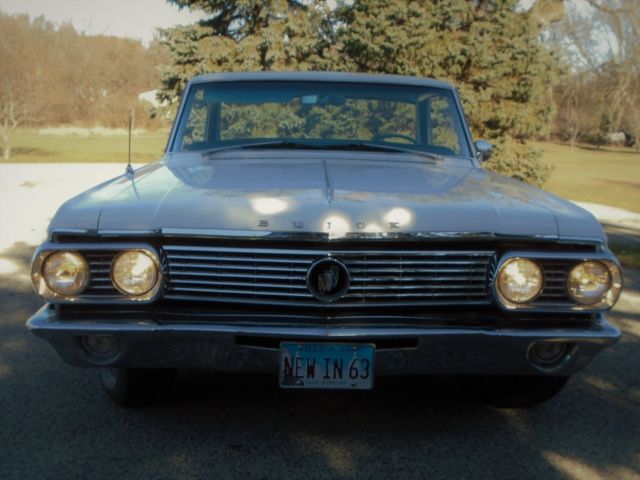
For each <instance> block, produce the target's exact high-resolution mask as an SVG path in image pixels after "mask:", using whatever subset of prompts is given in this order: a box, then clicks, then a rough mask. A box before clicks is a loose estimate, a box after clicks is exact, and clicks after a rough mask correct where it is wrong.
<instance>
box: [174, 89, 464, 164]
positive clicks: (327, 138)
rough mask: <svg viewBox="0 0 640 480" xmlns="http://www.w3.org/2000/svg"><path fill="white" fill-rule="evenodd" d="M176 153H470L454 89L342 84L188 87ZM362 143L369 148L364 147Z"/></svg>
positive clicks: (175, 142)
mask: <svg viewBox="0 0 640 480" xmlns="http://www.w3.org/2000/svg"><path fill="white" fill-rule="evenodd" d="M185 101H186V105H185V109H184V112H183V114H182V115H181V118H180V123H179V125H178V129H177V134H176V137H175V140H174V143H173V150H174V151H206V150H211V149H217V148H234V147H238V148H240V147H243V146H247V145H251V144H256V147H259V145H258V144H261V143H262V144H263V145H264V144H266V143H272V142H273V143H275V144H277V143H278V142H282V146H283V147H287V146H289V147H291V146H293V147H295V148H304V147H305V146H306V147H308V148H323V147H326V148H333V149H336V148H338V149H339V148H341V146H344V147H345V148H347V147H348V148H350V149H353V148H354V146H355V147H356V148H357V147H359V146H362V147H369V148H371V146H372V145H374V146H375V145H379V146H380V147H397V148H398V150H399V151H400V150H405V151H406V150H415V151H417V152H426V153H431V154H437V155H453V156H464V157H469V156H470V155H469V147H468V144H467V142H466V140H465V138H466V137H465V135H464V131H463V128H462V121H463V120H462V118H461V116H460V112H459V110H458V108H457V105H456V102H455V100H454V96H453V93H452V92H451V91H450V90H446V89H441V88H429V87H419V86H409V85H386V84H385V85H380V84H373V83H339V82H306V81H305V82H274V81H264V82H256V81H253V82H233V83H231V82H212V83H203V84H194V85H192V87H191V88H190V89H189V93H188V95H187V98H186V100H185ZM363 149H364V148H363Z"/></svg>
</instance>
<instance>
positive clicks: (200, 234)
mask: <svg viewBox="0 0 640 480" xmlns="http://www.w3.org/2000/svg"><path fill="white" fill-rule="evenodd" d="M64 234H79V235H98V236H107V237H110V236H122V237H124V238H127V237H139V236H148V235H158V236H163V237H197V238H218V239H236V238H246V239H258V238H260V239H262V238H265V239H278V240H298V241H336V240H407V241H414V240H415V241H419V240H511V241H520V240H522V241H543V242H552V243H562V244H578V245H594V246H603V245H604V243H605V240H604V239H603V238H600V237H590V236H587V237H559V236H558V235H509V234H502V233H495V232H378V233H374V232H347V233H345V234H344V235H342V236H339V237H337V236H335V235H333V234H331V235H330V234H329V233H326V232H292V231H272V230H235V229H216V228H213V229H210V228H173V227H163V228H160V229H158V230H153V229H147V230H112V229H102V230H90V229H81V228H78V229H72V228H53V229H51V236H53V235H64Z"/></svg>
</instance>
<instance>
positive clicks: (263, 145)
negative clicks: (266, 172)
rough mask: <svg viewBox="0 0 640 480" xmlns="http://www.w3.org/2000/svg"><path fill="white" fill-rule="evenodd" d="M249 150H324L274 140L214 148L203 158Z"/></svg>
mask: <svg viewBox="0 0 640 480" xmlns="http://www.w3.org/2000/svg"><path fill="white" fill-rule="evenodd" d="M248 148H283V149H286V148H296V149H306V150H322V148H324V147H322V146H319V145H312V144H310V143H304V142H290V141H288V140H274V141H271V142H256V143H242V144H240V145H225V146H223V147H217V148H212V149H210V150H206V151H204V152H202V153H201V155H202V156H203V157H208V156H210V155H214V154H216V153H218V152H226V151H229V150H244V149H248Z"/></svg>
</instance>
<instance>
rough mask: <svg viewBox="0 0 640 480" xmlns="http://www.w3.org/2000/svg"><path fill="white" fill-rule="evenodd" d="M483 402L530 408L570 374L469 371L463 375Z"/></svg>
mask: <svg viewBox="0 0 640 480" xmlns="http://www.w3.org/2000/svg"><path fill="white" fill-rule="evenodd" d="M460 380H461V381H462V383H463V384H464V385H465V386H466V387H468V388H469V389H470V390H471V391H472V392H473V393H474V394H475V395H476V396H477V397H478V399H479V400H481V401H482V402H483V403H486V404H488V405H491V406H493V407H498V408H529V407H533V406H535V405H539V404H541V403H544V402H546V401H547V400H550V399H551V398H553V397H554V396H555V395H557V394H558V392H560V390H562V388H563V387H564V386H565V384H566V383H567V381H568V380H569V377H564V376H545V375H470V376H463V377H460Z"/></svg>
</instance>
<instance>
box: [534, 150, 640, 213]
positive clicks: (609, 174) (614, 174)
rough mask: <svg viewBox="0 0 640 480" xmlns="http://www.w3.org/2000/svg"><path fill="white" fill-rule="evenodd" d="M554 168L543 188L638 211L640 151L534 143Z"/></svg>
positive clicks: (581, 199) (573, 198) (572, 196)
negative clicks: (572, 147)
mask: <svg viewBox="0 0 640 480" xmlns="http://www.w3.org/2000/svg"><path fill="white" fill-rule="evenodd" d="M534 146H535V147H537V148H540V149H542V150H543V151H544V156H543V160H544V161H545V162H547V163H549V164H551V165H553V167H554V170H553V172H552V173H551V176H550V177H549V180H548V181H547V183H546V185H545V186H544V188H545V189H546V190H549V191H550V192H553V193H555V194H557V195H560V196H562V197H565V198H569V199H571V200H577V201H583V202H592V203H601V204H603V205H610V206H613V207H619V208H625V209H627V210H631V211H634V212H640V154H639V153H637V152H635V151H634V150H631V149H623V148H615V147H607V148H604V147H603V148H599V149H596V148H594V147H588V146H582V147H580V146H576V147H575V148H574V149H573V150H571V148H570V147H568V146H566V145H559V144H555V143H534Z"/></svg>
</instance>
